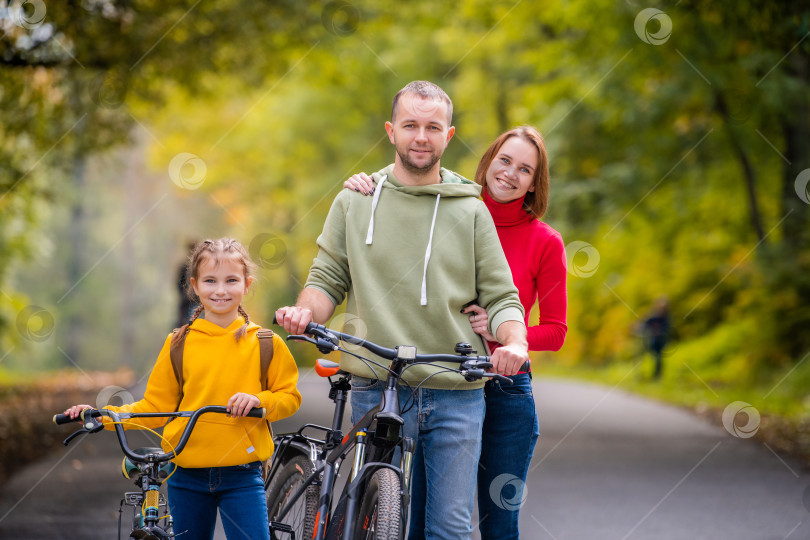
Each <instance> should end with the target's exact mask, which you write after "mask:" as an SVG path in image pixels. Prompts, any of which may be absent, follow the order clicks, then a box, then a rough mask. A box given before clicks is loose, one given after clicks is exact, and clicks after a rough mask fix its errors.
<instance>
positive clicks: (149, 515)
mask: <svg viewBox="0 0 810 540" xmlns="http://www.w3.org/2000/svg"><path fill="white" fill-rule="evenodd" d="M207 413H218V414H228V410H227V409H226V408H225V407H222V406H219V405H209V406H206V407H201V408H199V409H197V410H196V411H175V412H165V413H164V412H154V413H124V412H121V413H116V412H113V411H110V410H108V409H85V410H84V411H82V413H81V415H80V416H79V417H77V418H71V417H70V416H68V415H65V414H57V415H55V416H54V417H53V421H54V423H56V424H60V425H61V424H68V423H71V422H82V423H83V426H82V428H81V429H79V430H78V431H75V432H74V433H72V434H71V435H70V436H68V438H66V439H65V440H64V442H63V444H64V445H65V446H67V445H68V444H70V441H72V440H73V439H75V438H76V437H78V436H79V435H83V434H86V433H97V432H98V431H101V430H102V429H103V428H104V426H103V424H102V422H101V420H99V418H100V417H102V416H106V417H108V418H110V419H112V421H113V422H114V423H115V433H116V435H117V436H118V442H119V444H120V445H121V450H122V451H123V452H124V456H125V457H124V462H123V465H122V472H123V474H124V477H126V478H132V479H134V480H135V485H136V486H138V487H139V488H140V491H134V492H127V493H124V497H123V499H121V504H120V505H119V514H118V538H119V540H120V538H121V513H122V512H123V507H124V506H125V505H126V506H131V507H132V526H131V530H130V533H129V536H128V538H134V539H138V540H171V539H172V538H174V536H175V535H174V523H173V520H172V516H171V514H170V513H169V509H168V506H167V504H166V497H165V495H164V493H162V492H161V486H162V485H163V484H164V483H165V482H166V480H167V479H168V477H169V476H171V474H172V471H173V469H174V466H173V464H172V463H170V461H171V460H172V459H174V458H175V457H176V456H178V455H179V454H180V452H182V451H183V448H185V446H186V443H187V442H188V439H189V437H191V432H192V431H193V430H194V426H195V425H196V423H197V420H198V419H199V418H200V416H202V415H203V414H207ZM265 414H266V413H265V410H264V409H263V408H255V409H252V410H251V411H250V412H249V413H248V416H251V417H254V418H264V417H265ZM137 418H188V419H189V421H188V424H186V427H185V429H184V430H183V433H182V434H181V436H180V441H179V442H178V443H177V446H175V447H174V449H173V451H172V452H164V451H163V449H162V448H136V449H134V450H133V449H132V448H130V447H129V444H128V443H127V436H126V432H125V431H124V425H125V424H127V423H129V421H130V420H134V419H137Z"/></svg>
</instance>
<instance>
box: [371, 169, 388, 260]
mask: <svg viewBox="0 0 810 540" xmlns="http://www.w3.org/2000/svg"><path fill="white" fill-rule="evenodd" d="M386 178H388V175H387V174H386V175H383V177H382V178H380V183H379V184H377V191H375V192H374V198H373V199H372V200H371V220H370V221H369V222H368V234H366V245H371V241H372V240H373V239H374V212H375V211H376V210H377V202H378V201H379V200H380V194H381V193H382V186H383V184H384V183H385V179H386Z"/></svg>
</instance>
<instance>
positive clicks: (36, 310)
mask: <svg viewBox="0 0 810 540" xmlns="http://www.w3.org/2000/svg"><path fill="white" fill-rule="evenodd" d="M16 323H17V331H18V332H19V333H20V335H21V336H22V337H23V338H25V339H27V340H28V341H36V342H39V341H45V340H46V339H48V338H49V337H51V335H52V334H53V330H54V328H55V327H56V320H55V319H54V317H53V315H52V314H51V312H50V311H48V310H47V309H45V308H42V307H39V306H28V307H26V308H25V309H23V310H22V311H20V312H19V313H18V314H17V320H16Z"/></svg>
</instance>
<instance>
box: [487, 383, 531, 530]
mask: <svg viewBox="0 0 810 540" xmlns="http://www.w3.org/2000/svg"><path fill="white" fill-rule="evenodd" d="M510 378H511V379H512V380H513V381H514V383H513V384H511V385H507V384H501V383H500V382H498V381H488V382H487V384H486V386H485V387H484V396H485V399H486V404H487V409H486V417H485V418H484V429H483V434H482V448H481V460H480V461H479V462H478V519H479V524H478V527H479V530H480V531H481V538H498V539H499V540H508V539H517V538H518V537H519V530H518V514H519V512H520V507H521V506H523V502H524V501H525V500H526V496H527V493H526V491H525V490H524V489H523V486H524V484H525V483H526V474H527V473H528V470H529V462H530V461H531V459H532V453H533V452H534V445H535V443H536V442H537V437H538V436H539V434H540V430H539V427H538V423H537V412H536V410H535V407H534V396H533V395H532V380H531V376H530V375H529V374H528V373H524V374H521V375H515V376H513V377H510Z"/></svg>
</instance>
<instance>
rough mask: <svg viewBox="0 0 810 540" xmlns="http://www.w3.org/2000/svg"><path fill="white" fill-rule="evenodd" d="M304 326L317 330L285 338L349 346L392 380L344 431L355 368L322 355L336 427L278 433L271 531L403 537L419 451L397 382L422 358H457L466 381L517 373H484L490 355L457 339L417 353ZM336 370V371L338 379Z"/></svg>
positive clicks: (349, 539) (333, 537)
mask: <svg viewBox="0 0 810 540" xmlns="http://www.w3.org/2000/svg"><path fill="white" fill-rule="evenodd" d="M306 333H307V334H309V335H311V336H312V337H308V336H304V335H291V336H288V337H287V339H292V340H297V341H307V342H309V343H312V344H313V345H315V346H316V347H317V348H318V350H319V351H320V352H321V353H323V354H327V353H330V352H333V351H342V352H344V353H348V354H352V355H354V356H356V357H358V358H361V359H362V360H364V361H365V362H368V363H369V364H374V365H376V366H378V367H380V368H382V371H385V372H387V381H386V384H385V388H384V390H383V395H382V399H381V401H380V403H379V404H378V405H377V406H376V407H374V408H373V409H371V410H370V411H369V412H368V413H367V414H366V415H365V416H363V418H362V419H360V421H359V422H357V424H355V425H354V426H352V427H351V428H350V429H349V430H348V433H347V434H346V435H345V436H344V435H343V432H342V430H341V424H342V422H343V413H344V409H345V407H346V401H347V399H348V395H349V391H350V390H351V383H350V378H351V375H350V374H349V373H346V372H344V371H341V370H340V367H339V365H338V364H336V363H334V362H330V361H327V360H323V359H321V360H318V361H317V363H316V367H315V371H316V372H317V373H318V374H319V375H320V376H322V377H327V378H328V379H329V383H330V387H331V388H330V390H329V397H330V399H331V400H332V401H333V402H334V403H335V410H334V414H333V417H332V427H331V428H327V427H323V426H317V425H314V424H306V425H304V426H302V427H301V428H300V429H299V430H298V431H297V432H295V433H288V434H284V435H279V436H277V437H275V445H276V452H275V454H274V455H273V462H272V466H271V469H270V473H269V475H268V476H267V479H266V481H265V488H266V490H267V508H268V517H269V518H270V536H271V538H272V539H273V540H277V536H276V532H285V533H287V534H289V535H290V538H291V539H292V540H295V539H298V540H301V539H307V540H309V539H313V540H324V539H330V540H337V539H346V540H355V539H361V538H362V539H385V540H388V539H393V540H399V539H401V538H402V535H403V534H404V531H405V529H406V521H407V516H408V506H409V502H410V495H409V493H410V487H409V481H410V477H411V464H412V459H413V453H414V441H413V440H412V439H411V438H409V437H402V428H403V425H404V420H403V419H402V416H401V409H400V402H399V398H398V391H397V387H398V385H399V383H400V380H401V378H402V373H403V371H404V370H405V369H406V368H407V367H408V366H410V365H413V364H417V363H420V364H422V363H424V364H432V363H435V362H454V363H457V364H459V368H458V369H455V368H447V367H446V366H442V368H443V369H444V370H446V371H455V372H457V373H460V374H461V375H463V376H464V377H465V378H466V379H467V380H468V381H473V380H478V379H481V378H483V377H492V378H497V379H500V380H503V381H506V382H509V383H511V382H512V381H511V379H508V378H507V377H503V376H501V375H496V374H493V373H487V372H486V370H487V369H488V368H490V367H492V363H491V362H490V357H488V356H476V352H475V351H473V350H472V347H471V346H470V345H468V344H466V343H459V344H457V345H456V348H455V349H456V354H416V347H412V346H404V345H400V346H398V347H396V348H394V349H388V348H385V347H381V346H379V345H377V344H375V343H372V342H370V341H366V340H363V339H361V338H358V337H355V336H352V335H350V334H344V333H342V332H336V331H334V330H330V329H328V328H326V327H324V326H322V325H319V324H315V323H310V324H309V325H308V326H307V329H306ZM341 341H343V342H346V343H351V344H353V345H356V346H360V347H363V348H365V349H367V350H369V351H371V352H372V353H374V354H376V355H377V356H379V357H382V358H385V359H387V360H391V364H390V366H388V367H385V366H382V365H380V364H378V363H377V362H373V361H372V360H369V359H367V358H364V357H361V356H360V355H358V354H356V353H355V352H353V351H347V350H346V349H344V348H343V347H341V346H340V342H341ZM525 367H526V366H524V368H525ZM333 376H334V377H337V378H336V379H335V380H333V379H332V377H333ZM313 431H315V432H318V431H319V432H322V437H317V436H315V434H307V433H305V432H310V433H311V432H313ZM397 449H399V453H398V457H397V456H396V455H395V450H397ZM352 450H354V456H353V464H352V468H351V474H350V476H349V478H348V479H347V482H346V485H345V487H344V489H343V492H342V494H341V496H340V498H339V500H338V502H337V504H336V505H334V508H333V504H332V503H333V492H334V491H335V482H336V479H337V477H338V471H339V469H340V466H341V464H342V462H343V460H344V459H345V458H346V457H347V456H348V455H349V453H350V452H351V451H352ZM471 466H474V465H471Z"/></svg>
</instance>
